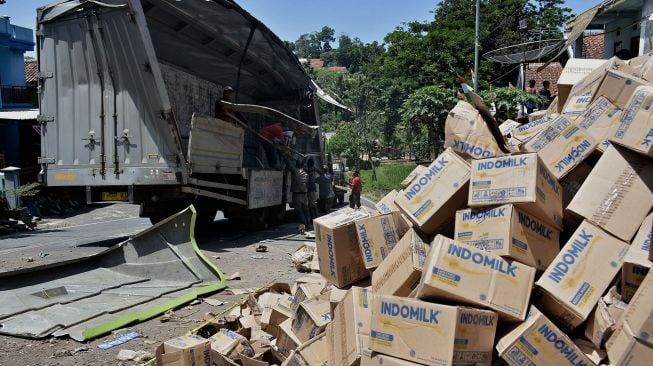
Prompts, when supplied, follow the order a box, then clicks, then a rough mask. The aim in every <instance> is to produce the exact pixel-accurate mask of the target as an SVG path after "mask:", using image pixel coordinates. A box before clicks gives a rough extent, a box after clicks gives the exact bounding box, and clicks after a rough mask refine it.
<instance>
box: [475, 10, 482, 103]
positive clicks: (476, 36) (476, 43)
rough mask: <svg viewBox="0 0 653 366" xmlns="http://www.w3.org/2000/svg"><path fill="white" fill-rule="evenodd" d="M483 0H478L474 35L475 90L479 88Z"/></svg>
mask: <svg viewBox="0 0 653 366" xmlns="http://www.w3.org/2000/svg"><path fill="white" fill-rule="evenodd" d="M480 18H481V0H476V34H475V35H474V91H477V89H478V46H479V45H478V33H479V25H480V23H481V20H480Z"/></svg>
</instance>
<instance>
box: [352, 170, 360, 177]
mask: <svg viewBox="0 0 653 366" xmlns="http://www.w3.org/2000/svg"><path fill="white" fill-rule="evenodd" d="M359 175H361V172H360V171H359V170H358V169H356V170H354V177H358V176H359Z"/></svg>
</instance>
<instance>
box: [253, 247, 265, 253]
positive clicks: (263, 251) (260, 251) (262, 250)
mask: <svg viewBox="0 0 653 366" xmlns="http://www.w3.org/2000/svg"><path fill="white" fill-rule="evenodd" d="M255 250H256V251H257V252H258V253H265V252H267V251H268V246H267V245H257V246H256V249H255Z"/></svg>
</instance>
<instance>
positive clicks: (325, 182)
mask: <svg viewBox="0 0 653 366" xmlns="http://www.w3.org/2000/svg"><path fill="white" fill-rule="evenodd" d="M318 173H319V176H318V177H317V178H316V179H315V181H316V182H317V185H318V189H319V191H320V194H319V198H318V199H317V208H318V210H319V213H320V214H321V215H327V214H328V213H329V211H330V210H331V206H332V205H333V200H334V198H335V197H336V194H335V192H334V191H333V174H331V173H330V172H329V167H328V166H326V165H325V166H323V167H322V170H320V171H319V172H318Z"/></svg>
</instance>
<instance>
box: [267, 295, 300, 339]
mask: <svg viewBox="0 0 653 366" xmlns="http://www.w3.org/2000/svg"><path fill="white" fill-rule="evenodd" d="M277 300H278V301H277V302H276V304H275V305H273V306H272V307H264V308H263V314H262V315H261V327H262V328H263V330H265V331H266V332H268V333H270V334H271V335H273V336H274V337H275V338H278V337H279V334H280V329H279V325H280V324H281V323H283V322H284V321H286V319H289V318H290V316H291V315H292V310H291V307H292V303H293V300H294V297H293V296H291V295H290V294H283V295H282V296H281V297H278V298H277Z"/></svg>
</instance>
